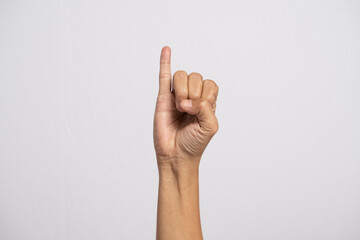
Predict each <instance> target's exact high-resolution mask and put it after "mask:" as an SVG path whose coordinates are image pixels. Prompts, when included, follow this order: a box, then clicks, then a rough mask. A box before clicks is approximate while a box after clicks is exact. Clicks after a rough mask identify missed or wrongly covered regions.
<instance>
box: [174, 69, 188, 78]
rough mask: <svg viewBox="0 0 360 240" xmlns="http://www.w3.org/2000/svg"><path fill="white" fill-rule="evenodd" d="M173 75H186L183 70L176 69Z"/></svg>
mask: <svg viewBox="0 0 360 240" xmlns="http://www.w3.org/2000/svg"><path fill="white" fill-rule="evenodd" d="M175 76H179V77H180V76H187V72H185V71H184V70H177V71H176V72H175V73H174V77H175Z"/></svg>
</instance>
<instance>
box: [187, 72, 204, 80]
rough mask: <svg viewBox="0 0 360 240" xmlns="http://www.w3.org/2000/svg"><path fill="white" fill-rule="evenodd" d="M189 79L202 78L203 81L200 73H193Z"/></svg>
mask: <svg viewBox="0 0 360 240" xmlns="http://www.w3.org/2000/svg"><path fill="white" fill-rule="evenodd" d="M189 78H197V79H198V78H200V79H202V76H201V74H200V73H198V72H192V73H190V74H189Z"/></svg>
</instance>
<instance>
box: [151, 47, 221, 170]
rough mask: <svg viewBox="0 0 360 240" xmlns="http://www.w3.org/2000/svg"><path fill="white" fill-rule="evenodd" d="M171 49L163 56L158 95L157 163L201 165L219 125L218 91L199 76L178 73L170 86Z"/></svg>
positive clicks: (164, 52)
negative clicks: (200, 162)
mask: <svg viewBox="0 0 360 240" xmlns="http://www.w3.org/2000/svg"><path fill="white" fill-rule="evenodd" d="M170 59H171V50H170V48H169V47H163V49H162V51H161V57H160V73H159V93H158V97H157V102H156V109H155V116H154V145H155V151H156V155H157V159H158V164H159V165H162V164H166V165H167V164H168V163H171V164H172V163H174V162H175V163H179V161H180V162H189V163H193V164H198V163H199V161H200V158H201V156H202V154H203V152H204V150H205V148H206V146H207V145H208V143H209V141H210V140H211V138H212V137H213V136H214V134H215V133H216V132H217V130H218V128H219V125H218V121H217V118H216V116H215V109H216V98H217V95H218V91H219V88H218V86H217V84H216V83H215V82H214V81H213V80H209V79H206V80H203V77H202V76H201V75H200V74H199V73H194V72H193V73H190V74H187V73H186V72H185V71H177V72H175V73H174V76H173V85H172V86H171V77H172V74H171V67H170Z"/></svg>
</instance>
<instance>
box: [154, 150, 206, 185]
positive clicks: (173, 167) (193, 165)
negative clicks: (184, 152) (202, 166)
mask: <svg viewBox="0 0 360 240" xmlns="http://www.w3.org/2000/svg"><path fill="white" fill-rule="evenodd" d="M157 162H158V170H159V180H160V182H161V183H165V184H176V185H178V186H180V187H182V186H190V185H192V184H198V177H199V163H200V158H182V157H178V156H176V157H171V156H166V157H165V156H157Z"/></svg>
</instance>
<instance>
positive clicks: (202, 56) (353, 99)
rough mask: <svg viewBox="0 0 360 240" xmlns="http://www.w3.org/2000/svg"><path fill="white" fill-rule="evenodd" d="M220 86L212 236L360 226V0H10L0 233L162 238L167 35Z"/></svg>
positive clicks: (70, 239) (1, 64)
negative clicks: (160, 120) (159, 116)
mask: <svg viewBox="0 0 360 240" xmlns="http://www.w3.org/2000/svg"><path fill="white" fill-rule="evenodd" d="M165 45H169V46H170V47H171V48H172V57H173V58H172V71H173V73H174V72H175V71H176V70H185V71H187V72H188V73H191V72H199V73H201V74H202V75H203V77H204V79H206V78H210V79H213V80H215V81H216V82H217V83H218V85H219V87H220V92H219V97H218V104H217V106H218V109H217V115H218V118H219V123H220V129H219V132H218V133H217V135H216V136H215V137H214V138H213V140H212V142H211V143H210V144H209V146H208V149H207V150H206V153H205V154H204V157H203V159H202V161H201V169H200V171H201V172H200V178H201V179H200V184H201V185H200V202H201V218H202V227H203V232H204V237H205V239H207V240H220V239H224V240H225V239H226V240H227V239H239V240H241V239H246V240H252V239H254V240H262V239H266V240H271V239H274V240H295V239H299V240H300V239H301V240H304V239H314V240H319V239H326V240H332V239H334V240H335V239H339V240H352V239H354V240H355V239H360V230H359V226H360V204H359V203H360V124H359V123H360V95H359V92H360V2H359V1H343V0H342V1H341V0H338V1H333V0H330V1H329V0H322V1H320V0H315V1H314V0H312V1H279V0H276V1H265V0H263V1H259V0H256V1H235V0H233V1H228V0H223V1H170V0H166V1H165V0H163V1H145V0H143V1H130V0H128V1H122V0H116V1H115V0H105V1H94V0H82V1H79V0H76V1H74V0H64V1H56V0H53V1H48V0H37V1H35V0H32V1H25V0H23V1H20V0H0V239H1V240H23V239H24V240H57V239H59V240H60V239H61V240H62V239H66V240H82V239H86V240H92V239H94V240H95V239H106V240H112V239H124V240H130V239H136V240H138V239H154V238H155V225H156V204H157V183H158V176H157V167H156V160H155V152H154V150H153V142H152V124H153V122H152V121H153V111H154V107H155V100H156V95H157V88H158V79H157V78H158V67H159V56H160V50H161V47H163V46H165Z"/></svg>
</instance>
